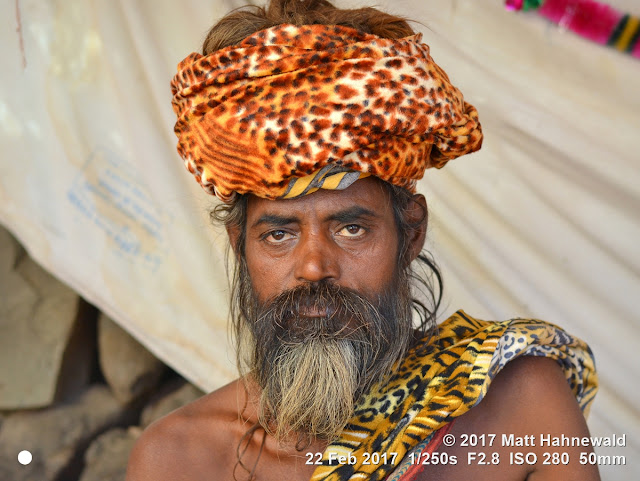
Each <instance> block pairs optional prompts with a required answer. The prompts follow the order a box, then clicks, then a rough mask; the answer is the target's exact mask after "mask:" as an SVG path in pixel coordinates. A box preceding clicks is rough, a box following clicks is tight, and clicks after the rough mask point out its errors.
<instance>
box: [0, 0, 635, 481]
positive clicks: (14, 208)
mask: <svg viewBox="0 0 640 481" xmlns="http://www.w3.org/2000/svg"><path fill="white" fill-rule="evenodd" d="M336 3H338V4H339V5H344V6H353V5H356V2H353V1H348V2H347V1H344V2H342V1H337V2H336ZM609 3H610V4H612V5H614V6H617V7H619V8H620V9H622V10H626V11H628V12H631V13H633V14H635V15H640V3H638V2H637V0H616V1H614V0H610V1H609ZM240 4H241V3H240V2H235V1H231V0H227V1H223V0H209V1H203V0H186V1H184V2H173V1H169V0H153V1H151V0H137V1H127V2H125V1H107V0H76V1H72V2H54V1H40V2H34V1H19V0H16V1H15V2H11V1H9V0H3V12H5V15H4V18H5V27H4V28H3V29H2V30H1V31H0V35H1V37H0V39H1V45H2V47H1V49H0V51H1V52H2V65H3V73H2V75H1V76H0V78H1V82H2V83H1V87H2V88H1V90H0V142H1V144H0V145H1V149H2V150H1V152H2V161H1V162H0V222H1V223H2V224H4V225H6V226H7V227H8V228H9V229H10V230H11V231H12V232H13V233H14V234H15V235H16V237H18V238H19V239H20V240H21V242H22V243H23V244H24V245H25V246H26V247H27V249H28V250H29V252H30V253H31V255H32V256H33V257H34V258H35V259H37V260H38V261H39V262H40V263H41V264H42V265H43V266H45V267H46V268H47V269H48V270H50V271H51V272H52V273H54V274H55V275H56V276H58V277H59V278H61V279H62V280H64V281H65V282H67V283H68V284H69V285H71V286H72V287H73V288H74V289H76V290H77V291H78V292H80V293H81V294H82V295H83V296H84V297H86V298H87V299H88V300H90V301H91V302H93V303H95V304H96V305H97V306H99V307H100V308H101V309H103V310H104V311H106V312H107V313H108V314H110V315H111V316H112V317H113V318H114V319H116V320H117V321H118V322H119V323H120V324H121V325H122V326H123V327H124V328H125V329H127V330H128V331H129V332H130V333H131V334H133V335H134V336H135V337H136V338H137V339H138V340H140V341H141V342H142V343H143V344H145V345H146V346H147V347H148V348H149V349H150V350H152V351H153V352H154V353H155V354H156V355H158V356H159V357H160V358H162V359H163V360H164V361H165V362H167V363H168V364H170V365H171V366H172V367H174V368H175V369H176V370H177V371H179V372H181V373H182V374H183V375H184V376H186V377H187V378H189V379H190V380H191V381H193V382H194V383H196V384H197V385H199V386H200V387H202V388H203V389H206V390H211V389H214V388H216V387H218V386H221V385H222V384H224V383H226V382H227V381H229V380H231V379H232V378H234V377H235V368H234V365H233V354H232V352H231V351H230V350H229V349H228V342H227V331H226V316H227V297H228V287H227V281H226V274H225V270H224V245H225V236H224V234H223V233H222V232H221V231H219V230H215V229H214V228H212V227H211V225H210V223H209V220H208V210H209V209H210V208H211V206H212V205H213V199H211V198H210V197H209V196H207V195H206V194H205V193H204V192H203V191H202V190H201V189H200V187H199V186H198V185H197V184H196V183H195V182H194V181H193V179H192V177H191V176H190V175H188V174H187V173H186V171H185V170H184V168H183V167H182V165H181V161H180V159H179V157H178V155H177V153H176V152H175V144H176V138H175V136H174V134H173V131H172V128H173V123H174V116H173V112H172V110H171V106H170V91H169V80H170V78H171V77H172V76H173V73H174V71H175V67H176V65H177V63H178V62H179V61H180V60H181V59H182V58H183V57H185V56H186V55H187V54H188V53H189V52H191V51H195V50H198V49H199V45H200V43H201V41H202V39H203V37H204V34H205V33H206V30H207V29H208V27H209V26H210V25H211V24H212V23H213V22H214V20H215V19H216V18H218V17H220V16H221V15H223V14H224V13H226V12H227V11H228V10H230V9H231V8H233V7H235V6H239V5H240ZM363 4H366V2H364V1H363V2H359V3H357V5H363ZM378 5H379V6H380V7H382V8H384V9H387V10H391V11H393V12H394V13H399V14H404V15H407V16H409V17H411V18H414V19H416V20H419V21H421V22H422V23H423V24H424V25H422V26H420V25H418V28H419V30H421V31H423V32H424V40H425V42H426V43H428V44H429V45H430V46H431V49H432V50H431V53H432V56H433V57H434V59H435V60H436V61H437V62H438V63H439V64H440V65H441V66H442V67H443V68H444V69H445V70H446V71H447V72H448V73H449V75H450V77H451V79H452V81H453V83H454V84H455V85H456V86H458V87H459V88H460V89H461V90H462V92H464V94H465V97H466V98H467V99H468V101H469V102H471V103H473V104H474V105H475V106H476V107H477V108H478V111H479V112H480V118H481V121H482V124H483V130H484V132H485V143H484V146H483V149H482V151H481V152H479V153H477V154H474V155H472V156H468V157H463V158H461V159H458V160H456V161H455V162H452V163H451V164H449V166H447V168H446V169H444V170H442V171H437V172H428V174H427V175H426V176H425V179H424V180H423V181H421V183H420V190H421V192H423V193H424V194H425V195H426V197H427V200H428V202H429V206H430V223H431V224H430V229H429V240H428V246H429V248H430V250H431V251H432V252H433V254H434V255H435V257H436V259H437V261H438V262H439V264H440V266H441V267H442V270H443V273H444V277H445V286H446V293H445V294H446V295H445V301H446V302H445V308H444V310H443V312H442V316H441V319H444V318H445V317H446V316H447V315H448V314H450V313H452V312H453V311H455V310H457V309H459V308H463V309H465V310H466V311H467V312H469V313H470V314H472V315H474V316H476V317H480V318H485V319H505V318H510V317H516V316H527V317H537V318H542V319H546V320H549V321H552V322H555V323H557V324H560V325H562V326H563V327H564V328H566V329H567V330H568V331H569V332H571V333H573V334H575V335H578V336H579V337H581V338H583V339H585V340H586V341H587V342H588V343H589V344H590V345H591V346H592V349H593V351H594V353H595V356H596V361H597V366H598V369H599V373H600V380H601V391H600V393H599V395H598V397H597V399H596V403H595V405H594V408H593V410H592V413H591V417H590V419H589V425H590V429H591V431H592V433H593V434H596V435H610V434H612V433H615V434H617V435H622V434H626V443H627V446H626V447H622V448H615V449H614V448H610V449H602V450H600V451H599V452H602V453H603V454H609V455H624V456H625V457H626V464H627V465H626V466H602V467H601V469H602V473H603V479H610V480H620V481H622V480H631V479H640V467H639V466H638V464H637V459H638V458H639V457H640V409H639V408H638V406H637V405H636V401H634V400H637V399H638V398H640V387H639V386H638V382H637V380H638V379H639V377H640V363H638V361H637V357H636V355H637V351H638V346H639V345H640V316H639V314H638V310H639V308H640V302H639V300H638V299H639V295H640V289H639V287H640V282H639V281H640V249H639V247H638V245H639V241H638V239H640V218H639V213H640V187H638V186H639V185H640V169H639V164H640V153H639V149H638V145H639V140H640V89H639V88H638V85H639V84H638V78H640V61H638V60H637V59H633V58H631V57H629V56H625V55H623V54H620V53H618V52H616V51H615V50H613V49H608V48H605V47H602V46H599V45H596V44H593V43H589V42H587V41H585V40H583V39H581V38H578V37H576V36H575V35H573V34H571V33H570V32H566V31H564V30H562V28H559V27H557V26H553V25H550V24H549V23H548V22H546V21H545V20H544V19H542V18H541V17H539V16H537V15H535V14H522V13H521V14H515V13H512V12H507V11H506V10H505V9H504V7H503V5H502V2H501V1H500V0H429V1H427V0H401V1H398V0H396V1H393V2H391V0H388V1H381V2H378Z"/></svg>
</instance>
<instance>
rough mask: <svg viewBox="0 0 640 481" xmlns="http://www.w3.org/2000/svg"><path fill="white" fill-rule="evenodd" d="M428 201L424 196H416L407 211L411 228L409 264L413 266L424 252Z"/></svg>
mask: <svg viewBox="0 0 640 481" xmlns="http://www.w3.org/2000/svg"><path fill="white" fill-rule="evenodd" d="M428 217H429V216H428V211H427V200H426V199H425V198H424V195H422V194H415V195H414V196H413V198H412V199H411V201H410V202H409V204H408V205H407V209H406V210H405V220H406V222H407V224H409V225H410V226H411V230H410V232H409V236H408V238H407V264H411V262H413V261H414V260H415V259H416V257H418V255H419V254H420V252H422V249H423V248H424V243H425V240H426V238H427V222H428Z"/></svg>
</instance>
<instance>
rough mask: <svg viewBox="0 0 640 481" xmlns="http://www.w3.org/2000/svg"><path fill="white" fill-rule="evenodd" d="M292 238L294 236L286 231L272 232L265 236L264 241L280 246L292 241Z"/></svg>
mask: <svg viewBox="0 0 640 481" xmlns="http://www.w3.org/2000/svg"><path fill="white" fill-rule="evenodd" d="M291 237H292V235H291V234H289V233H288V232H286V231H283V230H272V231H271V232H267V233H266V234H264V236H262V239H264V240H265V241H267V242H270V243H271V244H279V243H281V242H284V241H286V240H289V239H291Z"/></svg>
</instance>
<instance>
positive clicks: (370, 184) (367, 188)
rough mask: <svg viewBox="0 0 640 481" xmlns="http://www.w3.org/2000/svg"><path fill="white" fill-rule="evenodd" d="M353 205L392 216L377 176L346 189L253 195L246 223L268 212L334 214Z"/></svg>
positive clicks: (389, 204) (281, 213) (297, 214)
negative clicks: (273, 197) (270, 197)
mask: <svg viewBox="0 0 640 481" xmlns="http://www.w3.org/2000/svg"><path fill="white" fill-rule="evenodd" d="M353 207H363V208H365V209H367V210H369V211H371V212H373V213H375V214H376V216H379V217H381V218H382V217H385V216H389V215H390V216H391V217H393V211H392V208H391V202H390V197H389V193H388V191H387V189H385V188H384V186H383V181H381V180H379V179H377V178H375V177H367V178H365V179H361V180H358V181H356V182H354V183H353V184H351V185H350V186H349V187H347V188H346V189H344V190H326V189H320V190H318V191H316V192H314V193H313V194H309V195H305V196H302V197H299V198H297V199H278V200H268V199H263V198H260V197H254V196H252V197H250V198H249V203H248V206H247V225H248V226H251V225H253V223H254V222H255V221H256V220H257V219H259V218H260V217H261V216H263V215H265V214H271V215H279V216H295V217H296V218H299V219H305V218H309V217H315V216H319V217H325V216H331V215H332V214H334V213H336V212H340V211H342V210H345V209H350V208H353Z"/></svg>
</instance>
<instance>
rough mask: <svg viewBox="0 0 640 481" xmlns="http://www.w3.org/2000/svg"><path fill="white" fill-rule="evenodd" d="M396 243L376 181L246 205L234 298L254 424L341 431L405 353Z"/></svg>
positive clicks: (406, 318) (407, 308)
mask: <svg viewBox="0 0 640 481" xmlns="http://www.w3.org/2000/svg"><path fill="white" fill-rule="evenodd" d="M230 234H231V236H232V241H233V240H234V239H233V232H230ZM398 245H399V242H398V232H397V226H396V221H395V217H394V210H393V207H392V205H391V200H390V196H389V194H388V192H387V190H386V189H385V188H384V187H383V185H382V184H381V182H380V181H379V180H376V179H373V178H367V179H363V180H360V181H358V182H356V183H355V184H353V185H352V186H350V187H349V188H347V189H345V190H343V191H318V192H316V193H314V194H311V195H309V196H306V197H303V198H300V199H296V200H281V201H270V200H264V199H259V198H251V199H250V200H249V203H248V206H247V221H246V239H245V248H244V257H241V259H240V260H241V263H242V261H244V264H243V265H244V267H243V270H244V272H245V273H246V274H243V275H241V276H240V278H239V279H240V281H239V285H240V287H239V290H240V291H241V292H242V293H243V294H242V295H241V300H240V302H241V303H242V304H243V305H244V308H243V310H242V312H243V317H244V318H245V319H244V320H243V322H244V323H245V324H244V325H245V327H246V332H247V333H249V337H248V338H247V339H248V341H249V342H248V364H249V367H250V370H251V375H252V377H253V378H254V380H255V381H256V382H257V384H258V386H259V387H260V388H261V393H260V410H261V413H262V414H261V421H262V423H263V425H267V426H268V427H269V429H272V431H273V432H274V433H275V434H276V436H277V437H280V438H282V437H285V436H286V434H287V433H288V432H290V431H297V432H298V433H303V434H308V435H310V436H316V437H325V438H332V437H333V436H335V435H337V434H338V433H339V431H340V430H341V429H342V427H343V426H344V424H345V423H346V422H347V421H348V419H349V417H351V416H352V415H353V409H354V402H355V401H356V400H357V397H358V396H359V395H361V394H362V393H363V392H364V391H366V389H367V388H368V387H369V386H370V385H371V384H372V383H375V382H377V381H379V380H381V379H382V378H383V377H384V376H385V375H387V374H388V373H389V371H390V370H391V367H392V366H393V364H394V363H395V362H396V361H397V360H398V359H399V358H400V357H402V355H403V353H404V352H405V349H406V348H407V346H408V343H409V339H410V337H411V331H412V329H411V294H410V288H409V282H408V279H407V276H406V272H405V270H404V269H400V268H399V267H398V265H397V264H398V258H399V256H398ZM240 255H241V256H242V254H240ZM241 332H242V331H241ZM247 339H245V341H246V340H247ZM241 344H242V343H241Z"/></svg>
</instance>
